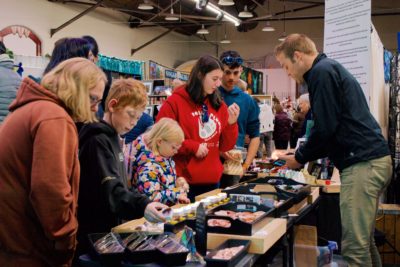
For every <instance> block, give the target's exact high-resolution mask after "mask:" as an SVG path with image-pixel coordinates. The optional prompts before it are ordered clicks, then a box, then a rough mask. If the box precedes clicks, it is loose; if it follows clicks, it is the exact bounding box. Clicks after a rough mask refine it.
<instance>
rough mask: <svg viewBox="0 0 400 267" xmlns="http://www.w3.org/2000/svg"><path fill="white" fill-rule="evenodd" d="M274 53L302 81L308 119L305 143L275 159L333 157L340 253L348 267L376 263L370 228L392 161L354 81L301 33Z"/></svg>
mask: <svg viewBox="0 0 400 267" xmlns="http://www.w3.org/2000/svg"><path fill="white" fill-rule="evenodd" d="M275 55H276V58H277V60H278V61H279V62H280V64H281V66H282V68H284V69H285V70H286V72H287V73H288V74H289V76H290V77H292V78H293V79H294V80H296V82H298V83H300V84H301V83H306V84H307V86H308V91H309V94H310V104H311V110H312V112H313V119H314V127H313V128H312V129H311V133H310V136H309V137H308V141H307V142H306V143H305V144H304V145H303V146H301V147H300V148H298V149H297V151H296V153H295V155H294V156H282V157H281V158H282V159H284V160H286V163H287V165H288V167H290V168H299V167H300V166H301V165H302V164H304V163H306V162H308V161H312V160H316V159H318V158H324V157H329V158H330V160H332V161H333V163H334V164H335V166H336V167H337V168H338V169H339V171H340V179H341V189H340V215H341V220H342V254H343V257H344V258H345V259H346V260H347V262H348V264H349V266H381V261H380V257H379V253H378V250H377V248H376V246H375V241H374V227H375V218H376V211H377V208H378V198H379V196H380V194H381V193H382V192H383V190H384V189H385V188H386V186H387V185H388V183H389V181H390V177H391V174H392V161H391V158H390V156H389V154H390V152H389V148H388V145H387V143H386V141H385V139H384V138H383V136H382V134H381V129H380V128H379V125H378V123H377V122H376V121H375V119H374V117H373V116H372V115H371V113H370V111H369V109H368V104H367V102H366V99H365V96H364V93H363V92H362V89H361V87H360V84H359V83H358V82H357V80H356V79H355V78H354V77H353V76H352V75H351V74H350V73H349V72H348V71H347V70H346V69H345V68H344V67H343V66H342V65H340V64H339V63H338V62H336V61H334V60H332V59H329V58H327V56H326V55H325V54H319V53H318V52H317V49H316V47H315V44H314V42H313V41H312V40H311V39H309V38H308V37H307V36H305V35H304V34H291V35H289V36H288V37H286V39H285V41H283V42H282V43H281V44H280V45H278V46H277V47H276V48H275ZM355 103H356V104H355Z"/></svg>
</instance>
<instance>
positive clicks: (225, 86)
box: [219, 51, 260, 188]
mask: <svg viewBox="0 0 400 267" xmlns="http://www.w3.org/2000/svg"><path fill="white" fill-rule="evenodd" d="M220 60H221V62H222V63H223V64H224V73H223V75H222V85H221V86H220V88H219V89H220V92H221V95H222V97H223V99H224V102H225V103H226V104H227V105H228V106H229V105H231V104H233V103H236V104H237V105H238V106H239V107H240V115H239V118H238V121H237V122H238V126H239V136H238V139H237V141H236V146H238V147H244V145H245V136H246V135H248V136H249V138H250V143H249V146H248V149H247V157H246V160H245V162H244V163H243V172H245V171H246V170H247V168H248V167H249V166H250V165H251V163H252V161H253V159H254V157H255V156H256V154H257V149H258V146H259V144H260V120H259V118H258V116H259V114H260V108H259V107H258V105H257V103H256V102H255V100H254V99H253V98H252V97H251V96H250V95H248V94H247V93H245V92H243V91H242V90H241V89H240V88H239V87H238V86H237V84H238V82H239V79H240V74H241V73H242V70H243V68H242V63H243V59H242V58H241V57H240V55H239V53H238V52H236V51H225V52H224V53H222V55H221V56H220ZM239 179H240V176H239V177H232V176H228V175H223V176H222V178H221V183H220V187H221V188H222V187H226V186H229V185H233V184H235V183H237V182H239Z"/></svg>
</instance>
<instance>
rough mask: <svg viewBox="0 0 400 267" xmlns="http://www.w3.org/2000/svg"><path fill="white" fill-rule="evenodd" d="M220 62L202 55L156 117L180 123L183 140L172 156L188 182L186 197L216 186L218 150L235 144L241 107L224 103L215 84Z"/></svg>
mask: <svg viewBox="0 0 400 267" xmlns="http://www.w3.org/2000/svg"><path fill="white" fill-rule="evenodd" d="M222 69H223V66H222V63H221V62H220V61H219V60H218V59H216V58H214V57H212V56H209V55H205V56H202V57H201V58H200V59H199V60H198V61H197V63H196V64H195V66H194V67H193V69H192V72H191V73H190V77H189V81H188V83H187V84H185V85H182V86H181V87H178V88H177V89H176V90H175V91H174V93H173V94H172V96H170V97H168V98H167V100H166V102H165V103H164V104H163V105H162V107H161V109H160V112H159V114H158V117H157V120H160V119H161V118H163V117H169V118H172V119H174V120H176V121H177V122H178V123H179V125H180V126H181V128H182V130H183V132H184V134H185V140H184V141H183V143H182V146H181V148H180V149H179V151H178V153H177V154H176V155H175V156H174V160H175V162H176V170H177V175H178V176H183V177H185V178H186V179H187V181H188V183H189V185H190V191H189V194H188V195H189V199H190V200H191V201H193V200H194V197H195V196H196V195H199V194H202V193H204V192H208V191H210V190H213V189H216V188H217V186H218V183H219V180H220V178H221V174H222V170H223V167H222V164H221V162H220V160H219V151H224V152H225V151H228V150H230V149H232V148H233V147H234V145H235V142H236V138H237V134H238V128H237V124H236V120H237V118H238V116H239V112H240V109H239V107H238V106H237V105H236V104H233V105H231V106H229V108H228V107H227V106H226V104H225V103H224V102H223V101H222V99H221V97H220V95H219V93H218V91H217V90H218V87H219V86H220V84H221V81H220V80H221V78H222Z"/></svg>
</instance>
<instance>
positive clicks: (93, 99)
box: [89, 95, 101, 106]
mask: <svg viewBox="0 0 400 267" xmlns="http://www.w3.org/2000/svg"><path fill="white" fill-rule="evenodd" d="M89 100H90V105H91V106H95V105H97V104H99V103H100V102H101V98H99V97H97V96H93V95H89Z"/></svg>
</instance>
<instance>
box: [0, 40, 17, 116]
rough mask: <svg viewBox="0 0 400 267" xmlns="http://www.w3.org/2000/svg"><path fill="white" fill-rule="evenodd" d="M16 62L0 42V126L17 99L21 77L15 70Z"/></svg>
mask: <svg viewBox="0 0 400 267" xmlns="http://www.w3.org/2000/svg"><path fill="white" fill-rule="evenodd" d="M13 68H14V60H13V59H12V58H10V57H9V55H8V54H7V49H6V47H5V45H4V43H3V42H2V41H0V124H1V123H2V122H3V120H4V118H5V117H6V116H7V114H8V112H9V111H8V106H9V105H10V103H11V102H12V101H13V100H14V99H15V97H16V95H17V89H18V87H19V85H20V84H21V77H20V76H19V75H18V73H16V72H15V71H14V70H13Z"/></svg>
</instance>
